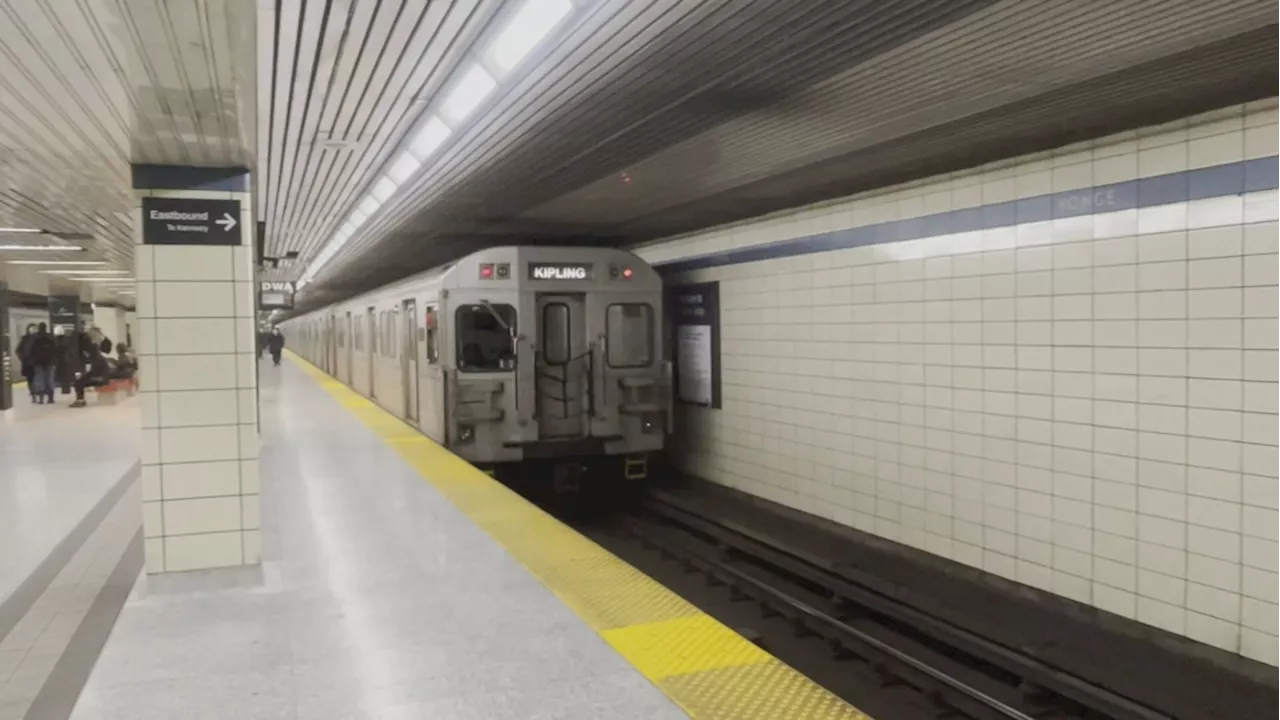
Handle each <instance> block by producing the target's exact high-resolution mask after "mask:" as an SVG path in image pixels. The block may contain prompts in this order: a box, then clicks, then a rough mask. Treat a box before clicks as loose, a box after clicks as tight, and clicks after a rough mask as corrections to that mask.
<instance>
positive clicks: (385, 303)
mask: <svg viewBox="0 0 1280 720" xmlns="http://www.w3.org/2000/svg"><path fill="white" fill-rule="evenodd" d="M662 302H663V288H662V280H661V278H660V277H659V276H658V273H657V272H656V271H655V270H654V269H653V268H652V267H650V266H649V265H648V264H646V263H645V262H644V261H643V260H640V259H639V258H637V257H636V256H635V255H633V254H631V253H629V252H626V251H623V250H617V249H611V248H565V247H526V246H520V247H495V248H489V249H486V250H482V251H479V252H476V253H473V254H471V255H468V256H466V257H464V258H462V259H460V260H458V261H456V262H454V263H451V264H448V265H445V266H442V267H439V268H436V269H433V270H429V271H427V272H425V273H422V274H420V275H416V276H413V277H410V278H408V279H405V280H402V281H399V282H397V283H394V284H392V285H388V286H385V287H382V288H379V289H377V290H374V291H372V292H368V293H365V294H363V295H360V296H358V297H353V298H350V299H348V300H344V301H342V302H339V303H336V304H334V305H331V306H328V307H325V308H322V309H318V310H314V311H311V312H308V313H307V314H305V315H300V316H297V317H293V318H290V319H288V320H287V321H285V322H283V323H281V324H280V328H281V330H282V331H283V332H284V333H285V336H286V339H287V342H288V343H289V346H290V347H292V348H294V349H295V350H296V351H297V352H298V354H300V355H301V356H303V357H304V358H306V359H307V360H308V361H309V362H311V363H312V364H314V365H316V366H318V367H319V368H320V369H321V370H323V371H324V372H326V373H328V374H329V375H331V376H333V377H335V378H336V379H338V380H339V381H341V382H343V383H345V384H347V385H348V386H350V387H351V388H352V389H353V390H355V391H356V392H358V393H360V394H361V395H363V396H365V397H367V398H369V399H370V400H373V401H374V402H376V403H377V404H379V405H380V406H382V407H383V408H384V409H386V410H387V411H389V412H391V413H393V414H395V415H396V416H398V417H400V418H401V419H403V420H404V421H405V422H407V423H409V424H411V425H414V426H415V427H417V428H419V429H420V430H421V431H422V432H423V433H424V434H425V435H426V436H427V437H429V438H431V439H432V440H434V441H436V442H438V443H440V444H441V445H444V446H445V447H447V448H449V450H451V451H452V452H453V453H455V454H456V455H458V456H459V457H461V458H463V459H465V460H467V461H469V462H471V463H472V464H474V465H476V466H478V467H481V468H483V469H485V470H489V471H492V472H494V474H496V475H498V476H499V477H502V476H503V475H504V474H510V473H512V472H514V471H528V470H534V469H538V470H544V471H546V472H540V473H538V476H539V477H544V478H549V479H550V481H551V483H552V484H553V487H554V488H555V489H556V490H557V491H562V492H572V491H574V490H576V489H579V488H580V487H581V483H582V482H583V480H584V478H597V477H618V476H619V475H620V476H621V477H624V478H627V479H631V480H639V479H643V478H645V477H646V476H647V474H648V461H649V456H650V455H651V454H652V453H655V452H657V451H660V450H662V448H663V445H664V441H665V439H666V435H667V432H668V430H669V428H670V427H671V411H672V398H671V393H672V383H671V366H670V363H668V362H666V361H665V360H664V357H665V355H664V348H663V339H664V333H663V332H662V318H663V314H662ZM522 474H523V472H522Z"/></svg>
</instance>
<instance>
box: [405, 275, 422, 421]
mask: <svg viewBox="0 0 1280 720" xmlns="http://www.w3.org/2000/svg"><path fill="white" fill-rule="evenodd" d="M403 317H404V332H403V333H402V337H403V338H404V340H403V341H401V343H400V345H401V348H400V372H401V379H402V380H403V382H402V383H401V387H402V388H404V416H405V417H406V418H408V419H409V420H412V421H414V422H415V423H416V422H417V421H418V357H419V356H420V355H421V353H422V342H421V340H420V335H419V334H420V333H422V329H421V328H419V327H418V301H417V300H405V301H404V315H403Z"/></svg>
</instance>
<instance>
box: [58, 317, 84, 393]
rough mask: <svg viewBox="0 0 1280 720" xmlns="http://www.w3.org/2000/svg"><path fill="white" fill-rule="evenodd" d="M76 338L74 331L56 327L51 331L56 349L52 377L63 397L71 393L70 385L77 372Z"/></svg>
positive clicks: (78, 354)
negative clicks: (56, 354)
mask: <svg viewBox="0 0 1280 720" xmlns="http://www.w3.org/2000/svg"><path fill="white" fill-rule="evenodd" d="M77 337H78V334H77V333H76V331H74V330H68V329H67V328H66V327H63V326H58V327H55V328H54V329H53V341H54V344H55V346H56V347H57V349H58V357H57V360H56V369H55V370H54V377H55V379H56V380H57V384H58V387H60V388H62V394H63V395H67V394H69V393H70V392H71V385H72V384H73V383H75V381H76V372H78V370H77V365H76V363H77V362H78V361H79V357H80V349H79V346H78V345H77V344H76V338H77Z"/></svg>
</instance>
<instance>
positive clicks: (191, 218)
mask: <svg viewBox="0 0 1280 720" xmlns="http://www.w3.org/2000/svg"><path fill="white" fill-rule="evenodd" d="M240 230H241V228H240V201H239V200H196V199H190V198H153V197H148V198H142V243H143V244H144V245H239V244H241V242H240Z"/></svg>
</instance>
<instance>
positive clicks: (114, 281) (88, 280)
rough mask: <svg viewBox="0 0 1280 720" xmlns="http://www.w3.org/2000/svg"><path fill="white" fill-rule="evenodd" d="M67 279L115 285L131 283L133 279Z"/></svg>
mask: <svg viewBox="0 0 1280 720" xmlns="http://www.w3.org/2000/svg"><path fill="white" fill-rule="evenodd" d="M67 279H68V280H79V281H80V282H91V283H114V284H116V285H133V284H134V282H133V280H127V279H125V278H104V277H70V278H67Z"/></svg>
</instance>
